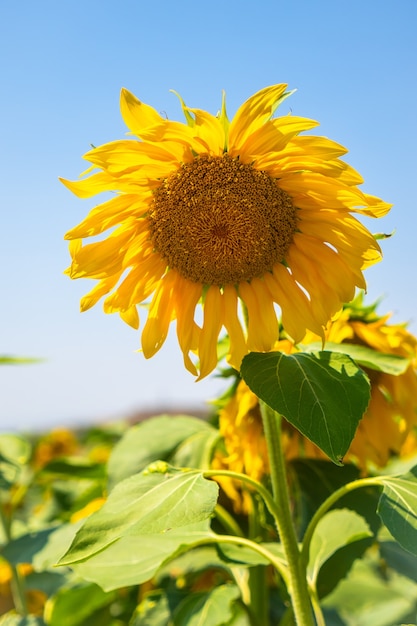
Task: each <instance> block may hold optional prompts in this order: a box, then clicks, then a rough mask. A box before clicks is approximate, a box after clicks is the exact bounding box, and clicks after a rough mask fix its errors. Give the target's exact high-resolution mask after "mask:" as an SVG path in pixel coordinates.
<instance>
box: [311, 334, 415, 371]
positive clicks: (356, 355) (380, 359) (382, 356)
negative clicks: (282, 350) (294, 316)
mask: <svg viewBox="0 0 417 626" xmlns="http://www.w3.org/2000/svg"><path fill="white" fill-rule="evenodd" d="M321 346H322V344H321V342H314V343H310V344H307V345H305V346H302V349H303V352H318V351H319V350H321ZM325 349H326V352H327V351H329V352H341V353H342V354H347V355H348V356H350V358H351V359H353V360H354V361H355V362H356V363H358V364H359V365H361V366H362V367H367V368H369V369H372V370H376V371H378V372H384V373H385V374H391V375H392V376H399V375H400V374H404V372H405V371H406V370H407V368H408V367H409V365H410V359H407V358H405V357H403V356H399V355H398V354H386V353H384V352H378V351H377V350H373V349H372V348H367V347H366V346H360V345H357V344H353V343H333V342H331V341H326V344H325Z"/></svg>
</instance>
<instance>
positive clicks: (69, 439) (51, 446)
mask: <svg viewBox="0 0 417 626" xmlns="http://www.w3.org/2000/svg"><path fill="white" fill-rule="evenodd" d="M79 449H80V443H79V441H78V439H77V437H76V435H75V434H74V433H73V432H72V431H71V430H68V428H54V429H53V430H51V431H50V432H49V433H46V434H45V435H43V436H42V437H41V438H40V439H39V441H38V442H37V444H36V447H35V452H34V458H33V464H34V467H35V468H36V469H41V468H42V467H44V466H45V465H47V464H48V463H49V462H50V461H52V460H53V459H57V458H59V457H61V456H70V455H72V454H75V453H76V452H77V451H79Z"/></svg>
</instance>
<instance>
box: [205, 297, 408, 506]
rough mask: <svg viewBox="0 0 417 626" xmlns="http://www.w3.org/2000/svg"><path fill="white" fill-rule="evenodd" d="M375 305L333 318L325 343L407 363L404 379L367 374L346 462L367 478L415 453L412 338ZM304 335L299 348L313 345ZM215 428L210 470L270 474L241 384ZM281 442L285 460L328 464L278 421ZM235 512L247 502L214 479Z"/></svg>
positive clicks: (250, 400)
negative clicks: (367, 396) (363, 405)
mask: <svg viewBox="0 0 417 626" xmlns="http://www.w3.org/2000/svg"><path fill="white" fill-rule="evenodd" d="M375 309H376V306H370V307H364V306H363V305H362V299H361V297H359V298H357V299H356V300H355V301H354V302H353V303H352V304H351V305H349V306H346V307H345V308H344V309H343V311H342V312H341V313H340V314H338V315H337V316H336V318H335V319H333V320H332V321H331V322H330V323H329V324H328V325H327V328H326V331H325V335H326V339H327V340H328V341H331V342H336V343H345V342H346V343H354V344H360V345H364V346H366V347H369V348H372V349H373V350H376V351H377V352H381V353H384V354H394V355H398V356H402V357H405V358H407V359H409V361H410V365H409V366H408V368H407V369H406V371H405V372H404V373H403V374H400V375H398V376H394V375H392V374H387V373H384V372H377V371H375V370H368V369H367V370H366V371H367V374H368V376H369V377H370V380H371V400H370V403H369V406H368V409H367V411H366V413H365V415H364V417H363V418H362V420H361V421H360V423H359V427H358V429H357V431H356V434H355V437H354V439H353V441H352V443H351V445H350V448H349V451H348V453H347V454H346V456H345V458H344V460H345V462H351V463H354V464H356V465H357V466H358V467H360V469H361V471H362V473H364V474H366V473H367V472H368V471H369V470H371V469H372V467H374V468H375V467H383V466H384V465H386V463H387V462H388V461H389V459H390V458H392V457H394V456H400V457H406V456H410V455H413V454H414V455H415V454H416V452H417V436H416V433H417V431H416V427H417V339H416V337H414V336H413V335H412V334H411V333H410V332H409V331H408V330H407V328H406V326H405V325H404V324H390V323H389V317H390V316H389V315H386V316H384V317H379V316H378V315H377V314H376V310H375ZM317 339H318V337H317V335H314V334H313V333H308V334H307V335H306V337H305V338H304V340H303V343H310V342H313V341H314V342H315V341H317ZM275 348H276V349H277V350H281V351H283V352H285V353H287V354H289V353H290V352H292V351H294V350H296V348H295V346H294V344H293V343H292V342H290V341H288V340H281V341H279V342H278V343H277V344H276V346H275ZM219 427H220V431H221V434H222V436H223V439H224V450H223V451H218V452H217V453H216V456H215V458H214V460H213V467H215V468H217V469H219V468H227V469H230V470H233V471H237V472H241V473H245V474H248V475H249V476H251V477H252V478H254V479H255V480H258V481H259V480H261V479H262V477H263V476H264V475H265V474H267V473H268V472H269V467H268V455H267V448H266V441H265V438H264V435H263V428H262V418H261V414H260V409H259V403H258V399H257V397H256V396H255V395H254V394H253V393H252V391H251V390H250V389H249V387H248V386H247V385H246V383H245V382H244V381H240V382H239V384H238V387H237V390H236V393H235V394H234V395H233V396H232V397H231V398H230V399H229V400H228V402H227V404H226V405H225V406H224V408H223V409H222V410H221V411H220V413H219ZM282 443H283V448H284V453H285V456H286V458H287V459H288V460H291V459H294V458H300V457H304V458H317V459H327V457H326V455H325V454H324V452H322V451H321V450H320V448H318V447H317V446H316V445H315V444H313V443H312V442H311V441H310V440H309V439H307V438H306V437H304V436H303V435H301V433H300V432H299V431H298V430H297V429H295V428H294V427H293V426H291V424H289V423H288V422H286V421H285V420H283V430H282ZM219 483H220V484H221V485H222V487H223V489H224V491H225V492H226V493H227V495H228V496H229V497H230V498H231V500H232V501H233V502H234V505H235V507H236V510H237V511H240V510H243V511H246V512H247V511H248V510H250V497H249V496H248V494H247V493H246V492H245V491H243V492H242V491H241V488H240V485H239V484H238V483H237V482H236V481H232V480H230V479H228V478H221V479H219Z"/></svg>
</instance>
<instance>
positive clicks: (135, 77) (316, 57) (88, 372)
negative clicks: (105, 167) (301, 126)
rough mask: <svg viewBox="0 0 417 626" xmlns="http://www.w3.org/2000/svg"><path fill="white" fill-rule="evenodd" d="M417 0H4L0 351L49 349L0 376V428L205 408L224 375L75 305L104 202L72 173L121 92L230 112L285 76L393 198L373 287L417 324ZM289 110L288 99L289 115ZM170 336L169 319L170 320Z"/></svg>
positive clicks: (113, 114) (372, 181)
mask: <svg viewBox="0 0 417 626" xmlns="http://www.w3.org/2000/svg"><path fill="white" fill-rule="evenodd" d="M416 18H417V2H416V0H399V1H398V2H374V1H372V0H350V1H349V2H336V1H334V0H324V1H321V0H317V1H313V0H311V1H308V0H303V1H295V0H294V1H291V0H290V1H288V0H287V1H286V2H279V1H277V0H274V1H271V2H269V1H262V0H258V2H256V3H252V2H250V3H249V2H247V3H245V2H242V0H233V1H227V0H226V1H223V2H216V1H214V2H195V1H194V2H190V1H189V0H183V1H182V2H177V1H175V2H172V1H160V2H152V3H151V2H141V1H140V0H136V1H133V0H123V1H122V2H110V1H109V0H89V1H85V0H72V1H71V2H70V1H69V0H68V1H65V0H62V1H61V2H56V0H53V1H52V0H50V1H45V0H39V1H38V2H31V1H30V0H26V1H22V0H21V1H19V0H3V1H2V2H1V3H0V23H1V31H2V34H1V39H0V59H1V61H0V63H1V73H0V90H1V98H0V142H1V143H0V146H1V156H0V159H1V167H0V178H1V190H2V195H1V214H2V217H1V224H2V228H1V230H0V246H1V247H0V250H1V256H2V260H1V264H0V284H1V299H2V302H1V309H0V321H1V331H0V338H1V342H0V353H3V354H4V353H11V354H16V355H27V356H39V357H43V358H45V361H44V362H43V363H41V364H38V365H31V366H22V367H3V368H1V372H0V376H1V378H0V380H1V382H0V387H1V389H0V430H3V431H4V430H9V429H14V428H35V427H36V428H43V427H50V426H51V425H58V424H69V425H71V424H75V423H78V424H79V423H87V422H89V421H91V420H99V419H102V418H107V417H118V416H125V415H129V414H130V413H131V412H133V411H134V410H136V409H141V408H152V407H155V406H157V405H165V406H166V407H168V406H170V405H174V406H185V407H188V406H195V405H197V406H201V405H202V404H203V403H204V402H205V401H206V400H207V399H209V398H212V397H214V396H215V395H216V392H217V391H218V390H219V389H222V388H223V385H222V384H221V383H220V382H219V381H218V380H216V379H215V378H213V377H211V378H209V379H208V380H206V381H202V382H199V383H196V382H194V379H193V378H192V376H191V375H190V374H188V373H186V372H185V371H184V369H183V366H182V358H181V355H180V353H179V350H178V348H177V346H176V343H175V332H171V339H170V340H169V341H168V343H167V345H166V346H165V347H164V348H163V349H162V350H161V351H160V352H159V354H158V355H157V356H156V357H154V358H153V359H152V360H150V361H146V360H145V359H144V358H143V357H142V355H140V354H137V353H136V352H135V350H136V349H137V348H138V347H139V334H138V333H137V332H135V331H133V330H132V329H130V328H129V327H127V326H126V325H125V324H124V323H123V322H122V321H121V320H120V319H119V318H118V316H117V317H116V316H107V315H104V313H103V312H102V309H101V305H100V304H99V305H98V306H96V307H95V308H94V309H93V310H91V311H89V312H87V313H84V314H82V315H81V314H80V313H79V299H80V297H81V296H82V295H83V294H84V293H85V292H86V291H87V290H88V288H89V283H88V282H87V281H82V280H80V281H70V280H69V279H68V278H66V277H65V276H64V275H63V274H62V272H63V270H64V269H65V267H66V266H67V265H68V259H69V257H68V252H67V245H66V243H65V242H64V241H63V234H64V233H65V231H66V230H68V229H69V228H70V227H72V226H74V225H75V224H76V223H78V222H79V221H80V220H81V219H82V218H83V217H84V216H85V214H86V213H87V211H88V210H89V209H90V208H91V207H92V206H93V205H94V204H95V202H94V199H93V200H79V199H77V198H76V197H75V196H72V195H71V193H70V192H69V191H68V190H66V189H65V188H64V187H63V186H62V185H61V184H60V183H59V182H58V176H64V177H67V178H76V177H77V176H78V175H79V173H80V172H81V171H82V170H83V169H84V168H85V162H83V161H82V160H81V155H82V154H83V153H84V152H86V151H87V150H88V149H89V146H90V144H95V145H98V144H100V143H104V142H106V141H111V140H114V139H118V138H123V137H124V133H125V132H126V128H125V127H124V124H123V121H122V119H121V117H120V113H119V92H120V88H121V87H126V88H128V89H129V90H131V91H133V92H134V93H135V94H136V95H137V96H138V97H139V98H140V99H142V100H144V101H145V102H147V103H149V104H151V105H153V106H154V107H155V108H156V109H157V110H158V111H161V112H162V111H165V112H166V114H167V115H168V117H169V118H170V119H181V112H180V110H179V106H178V102H177V100H176V98H175V96H173V95H172V94H170V93H169V89H176V90H177V91H179V93H180V94H181V95H182V96H183V98H184V99H185V101H186V102H187V104H188V105H189V106H195V107H199V108H204V109H206V110H209V111H211V112H212V113H216V111H217V110H218V108H219V105H220V100H221V91H222V89H225V90H226V93H227V103H228V112H229V116H231V115H232V114H233V113H234V111H235V110H236V108H237V106H238V105H239V104H240V103H241V102H242V101H243V100H244V99H246V98H247V97H248V96H250V95H251V94H252V93H254V92H255V91H256V90H258V89H260V88H262V87H264V86H266V85H270V84H273V83H278V82H288V83H289V86H290V88H296V89H297V92H296V93H295V94H294V95H293V96H292V97H291V98H290V100H287V101H286V102H285V103H284V105H283V111H284V112H287V111H288V107H290V108H291V109H292V111H293V112H294V114H297V115H302V116H305V117H311V118H313V119H317V120H318V121H320V123H321V127H320V129H319V130H320V132H321V134H323V135H326V136H329V137H331V138H332V139H334V140H336V141H338V142H340V143H342V144H344V145H345V146H346V147H347V148H348V149H349V154H348V156H347V160H348V161H349V163H351V164H352V165H353V166H354V167H355V168H357V169H358V170H359V171H360V172H361V174H362V175H363V176H364V178H365V185H364V186H363V189H364V190H365V191H367V192H369V193H372V194H375V195H378V196H381V197H382V198H384V200H386V201H389V202H392V203H393V204H394V208H393V210H392V211H391V213H390V215H389V216H387V217H386V218H384V219H383V220H378V221H372V223H370V224H367V225H368V226H370V227H371V229H372V230H374V231H385V232H390V231H392V230H393V229H395V230H396V234H395V237H393V238H391V239H390V240H387V241H385V242H383V249H384V254H385V257H384V260H383V262H382V263H381V264H379V265H378V266H376V267H374V268H372V269H371V270H370V271H368V272H367V274H366V276H367V279H368V293H369V299H370V300H372V299H375V298H377V297H379V296H385V300H384V302H383V306H382V308H381V311H388V310H390V311H393V312H394V314H395V315H394V320H395V321H403V320H410V321H411V328H412V330H413V331H414V332H417V294H416V291H417V290H416V282H415V270H416V256H415V255H416V225H417V220H416V217H415V215H416V191H415V187H416V164H417V163H416V151H415V146H416V145H417V121H416V111H417V89H416V74H415V65H416V56H417V55H416V52H417V44H416V35H415V28H416V23H417V21H416ZM284 109H285V110H284ZM172 331H174V327H173V328H172Z"/></svg>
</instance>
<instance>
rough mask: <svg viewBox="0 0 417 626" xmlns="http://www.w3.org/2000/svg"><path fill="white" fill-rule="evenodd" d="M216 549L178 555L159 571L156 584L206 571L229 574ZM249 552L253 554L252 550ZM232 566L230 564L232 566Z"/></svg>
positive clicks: (225, 562) (210, 547)
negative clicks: (218, 571)
mask: <svg viewBox="0 0 417 626" xmlns="http://www.w3.org/2000/svg"><path fill="white" fill-rule="evenodd" d="M240 547H243V546H240ZM216 548H217V546H216V545H209V546H201V547H200V546H199V547H197V548H194V549H193V550H188V551H187V552H184V553H183V554H180V555H179V556H177V557H175V559H170V561H169V562H168V563H167V564H166V565H164V566H163V567H161V568H160V569H159V571H158V575H157V577H156V583H157V584H158V585H161V584H162V581H163V580H164V579H166V578H174V579H175V578H177V577H179V576H181V577H182V576H195V575H197V574H199V573H200V572H202V571H203V570H207V569H210V570H214V569H216V570H223V571H224V572H227V573H230V563H227V559H226V560H225V559H222V558H221V551H219V552H218V551H217V549H216ZM238 549H239V547H238ZM251 552H252V553H253V550H251ZM219 555H220V556H219ZM265 561H266V559H265ZM266 562H267V561H266ZM267 563H268V562H267ZM234 564H235V563H232V565H234Z"/></svg>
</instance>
